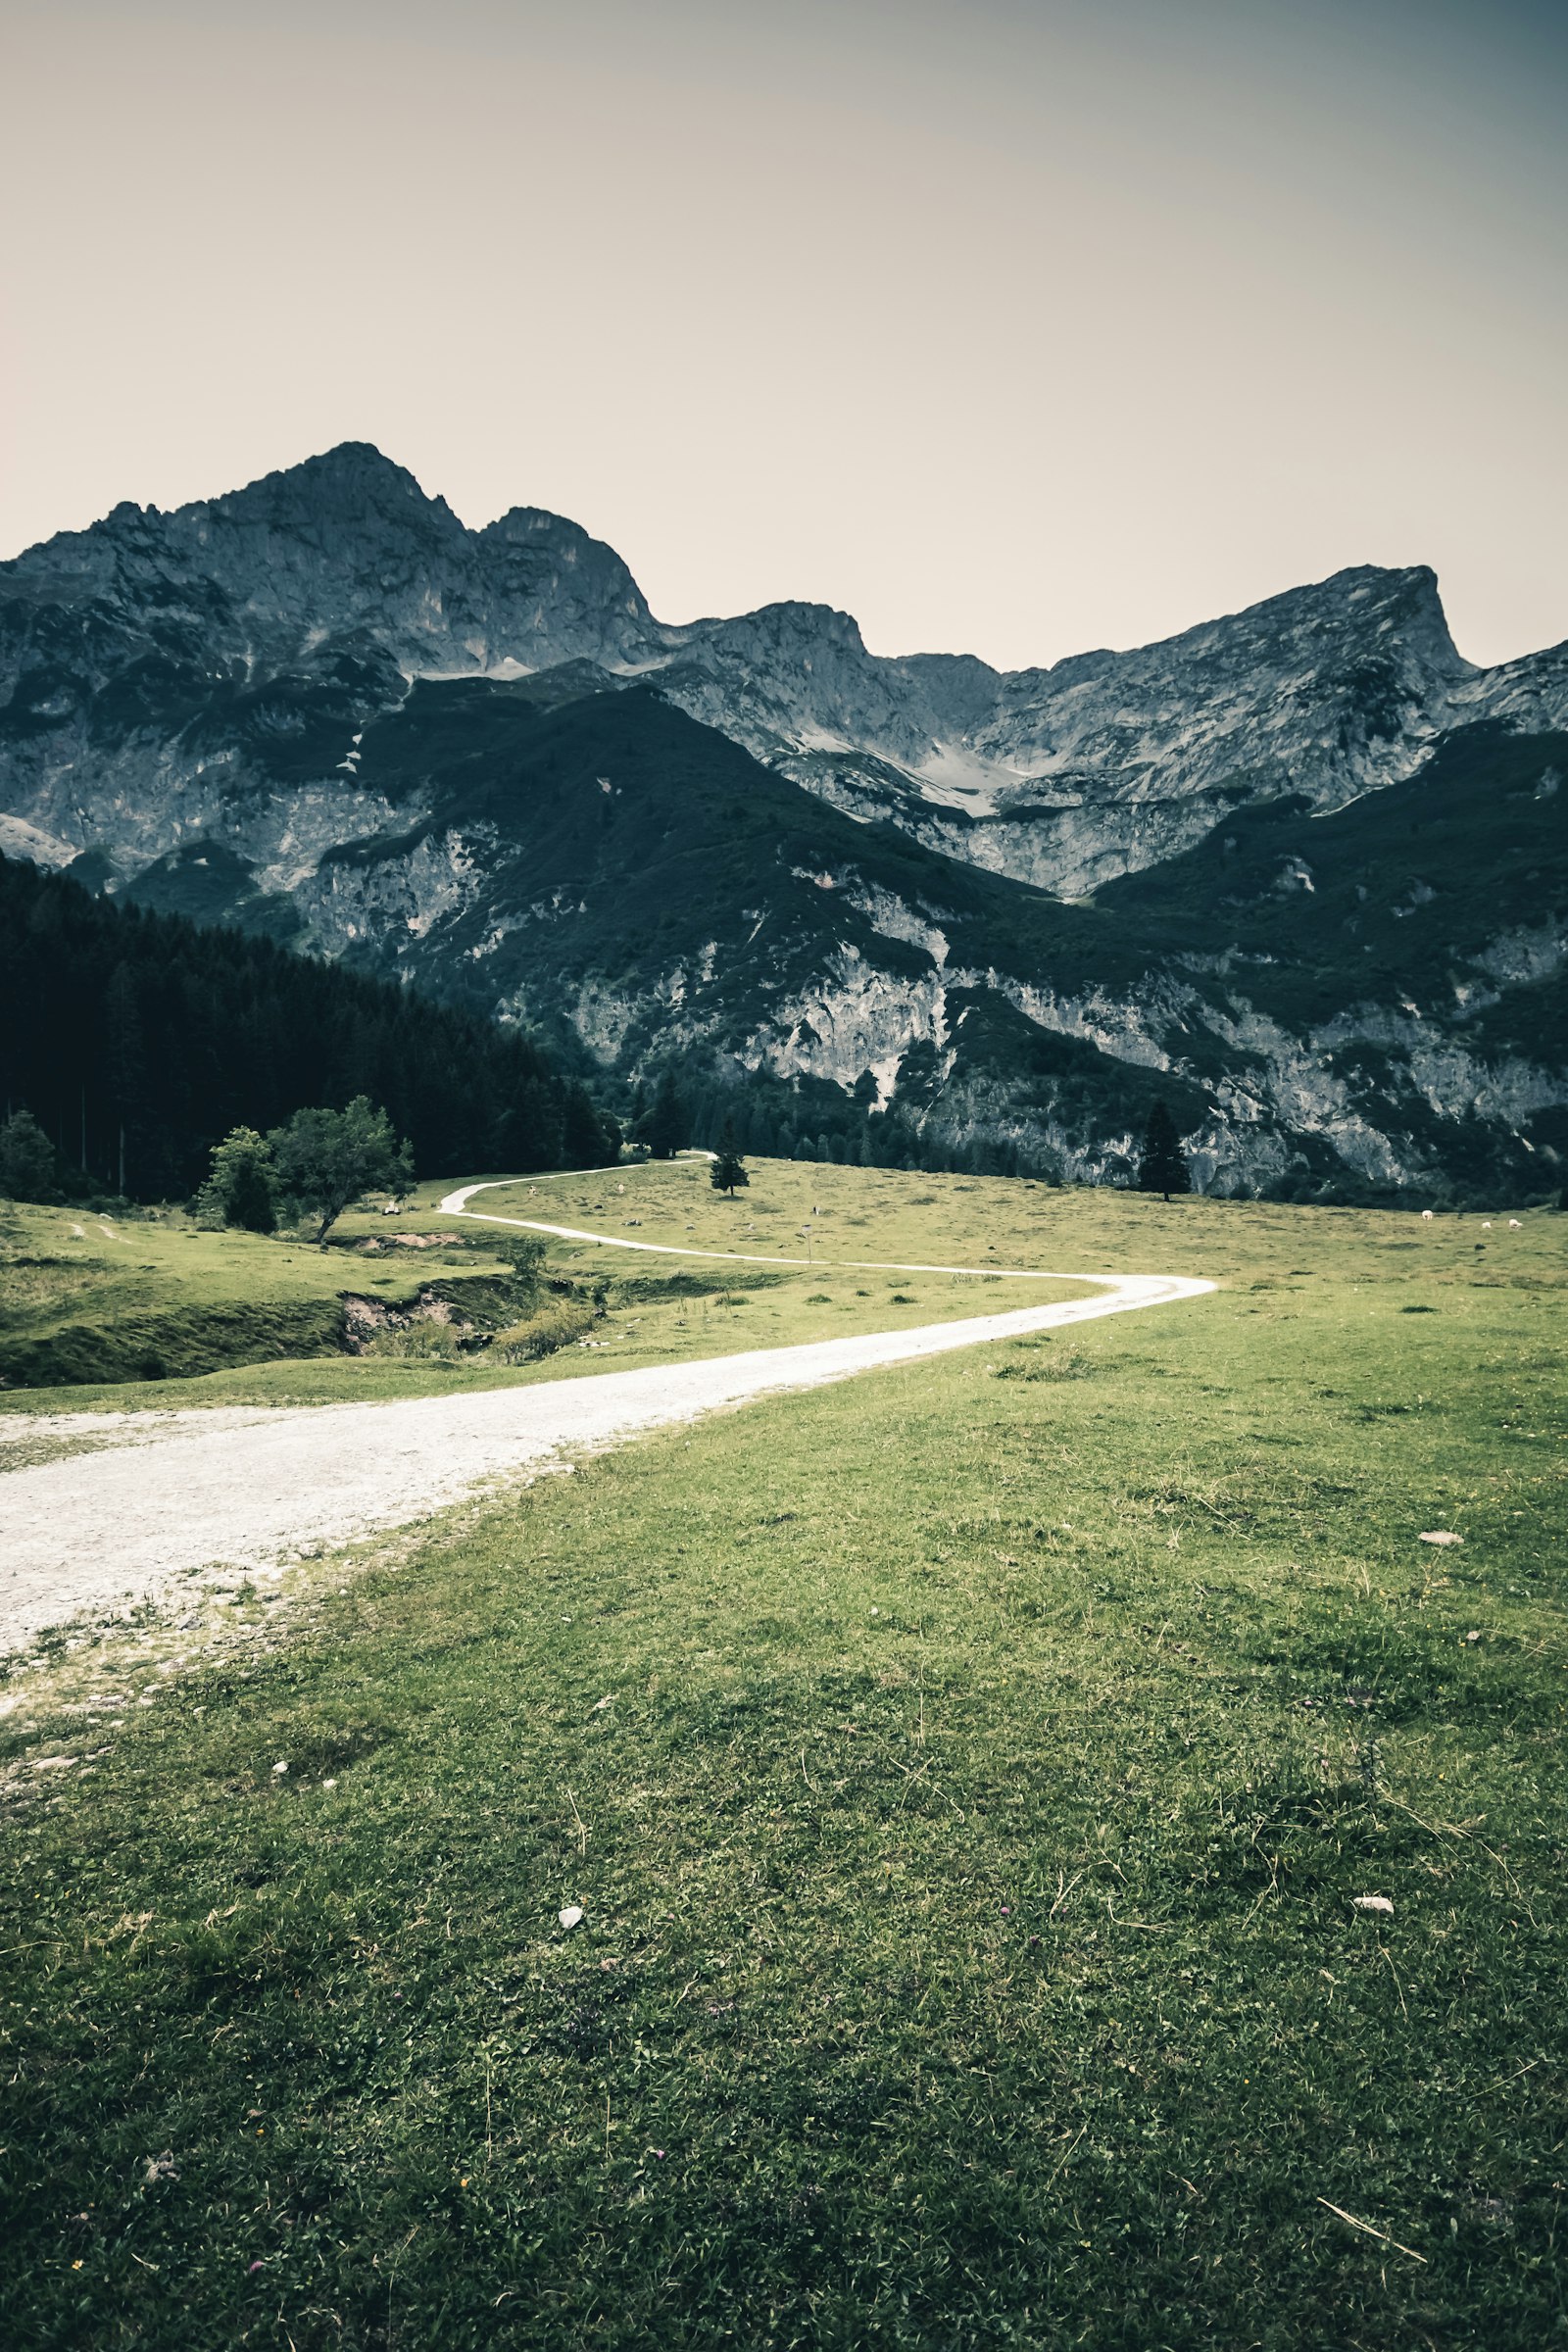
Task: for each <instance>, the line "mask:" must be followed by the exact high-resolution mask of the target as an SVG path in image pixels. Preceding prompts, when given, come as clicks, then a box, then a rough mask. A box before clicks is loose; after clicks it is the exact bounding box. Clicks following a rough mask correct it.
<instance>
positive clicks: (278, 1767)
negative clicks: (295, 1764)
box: [272, 1756, 288, 1781]
mask: <svg viewBox="0 0 1568 2352" xmlns="http://www.w3.org/2000/svg"><path fill="white" fill-rule="evenodd" d="M287 1770H288V1766H287V1765H286V1764H285V1763H284V1761H283V1759H282V1757H281V1756H279V1757H278V1760H277V1762H276V1763H275V1764H274V1765H273V1766H272V1778H273V1780H274V1781H275V1780H276V1778H277V1776H278V1774H279V1773H280V1772H287Z"/></svg>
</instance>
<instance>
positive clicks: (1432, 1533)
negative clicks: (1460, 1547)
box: [1419, 1527, 1464, 1544]
mask: <svg viewBox="0 0 1568 2352" xmlns="http://www.w3.org/2000/svg"><path fill="white" fill-rule="evenodd" d="M1419 1541H1420V1542H1421V1543H1423V1544H1462V1543H1463V1542H1464V1538H1463V1536H1456V1535H1455V1534H1454V1532H1453V1530H1452V1528H1451V1527H1429V1528H1428V1529H1427V1530H1426V1531H1425V1533H1424V1534H1423V1535H1422V1536H1421V1537H1420V1538H1419Z"/></svg>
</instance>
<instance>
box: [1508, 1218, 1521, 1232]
mask: <svg viewBox="0 0 1568 2352" xmlns="http://www.w3.org/2000/svg"><path fill="white" fill-rule="evenodd" d="M1508 1231H1509V1232H1510V1233H1518V1232H1519V1231H1520V1224H1519V1220H1518V1218H1517V1217H1510V1218H1509V1219H1508Z"/></svg>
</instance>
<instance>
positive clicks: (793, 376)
mask: <svg viewBox="0 0 1568 2352" xmlns="http://www.w3.org/2000/svg"><path fill="white" fill-rule="evenodd" d="M0 15H3V22H4V25H5V27H6V39H7V46H8V50H9V53H10V57H9V72H8V74H7V79H6V87H7V90H8V91H9V93H10V94H9V96H8V97H7V98H6V99H5V100H4V101H0V104H3V107H4V114H3V116H0V120H3V121H4V123H5V129H6V139H5V157H4V162H3V164H0V171H3V172H4V174H5V183H6V188H7V194H8V197H9V201H10V210H11V217H12V219H13V220H14V221H22V222H24V223H25V233H24V234H22V235H19V236H16V237H14V238H13V239H12V240H11V241H10V244H9V248H8V253H7V257H6V260H5V263H4V265H3V277H4V283H5V286H6V295H5V311H4V319H5V328H4V331H5V335H6V342H7V367H6V370H5V379H6V380H5V388H4V390H3V392H0V417H3V419H4V424H3V445H0V456H3V464H0V552H3V553H4V554H7V555H9V554H14V553H16V552H18V551H19V550H20V549H21V548H22V547H24V546H26V545H30V544H32V543H34V542H36V541H37V540H39V539H41V538H45V537H48V536H50V535H52V533H53V532H55V531H57V530H61V529H70V528H79V527H82V526H84V525H85V524H87V523H89V522H91V521H93V520H95V519H96V518H97V517H99V516H100V515H103V514H105V513H107V512H108V511H109V509H110V508H111V507H113V506H114V505H115V504H117V503H118V502H119V501H120V500H122V499H131V500H133V501H135V502H136V503H138V504H141V505H148V504H156V505H158V506H161V507H165V508H172V507H177V506H180V505H184V504H187V503H189V502H190V501H192V500H195V499H200V498H211V497H216V496H218V495H220V494H221V493H222V492H223V491H227V490H233V489H237V488H239V487H241V486H242V484H243V483H245V482H246V481H248V480H252V479H254V478H256V477H257V476H259V475H261V474H264V473H268V472H271V471H275V470H277V469H279V468H280V467H284V466H290V465H294V464H297V463H299V462H301V461H302V460H303V459H304V458H306V457H308V456H311V455H315V454H319V452H320V451H322V450H324V449H326V448H328V447H331V446H333V445H334V444H336V443H338V442H340V441H344V440H365V441H370V442H373V443H374V444H375V445H376V446H377V447H379V448H380V449H381V450H382V451H383V452H384V453H385V454H386V455H387V456H388V457H389V458H391V459H392V460H394V461H395V462H396V463H398V464H400V465H403V466H407V467H408V468H409V470H410V471H412V472H413V473H414V474H415V475H416V477H417V479H418V480H419V481H420V483H421V485H422V486H423V487H424V489H425V490H426V491H427V492H428V493H429V494H431V495H438V496H441V497H444V498H445V499H446V500H447V502H448V504H449V505H450V506H451V507H452V508H453V510H454V511H455V512H456V513H457V514H458V515H460V516H461V517H462V519H463V520H464V521H465V522H467V523H469V524H470V525H475V526H477V525H482V524H483V523H485V522H487V521H489V520H491V519H493V517H494V516H495V515H498V514H500V513H503V512H505V511H506V510H507V509H508V508H510V507H514V506H538V507H545V508H549V509H551V510H553V511H555V512H557V513H560V514H564V515H569V516H570V517H571V518H572V519H573V520H574V521H576V522H579V523H581V524H582V525H583V527H584V528H585V529H587V530H589V531H591V532H592V533H593V534H594V536H596V537H598V538H602V539H605V540H608V541H609V543H610V544H611V545H612V546H613V547H614V548H615V549H616V550H617V552H618V553H619V554H620V555H621V556H622V557H623V558H624V559H625V561H626V562H627V564H629V565H630V567H631V569H632V571H633V572H634V574H635V575H636V577H637V578H638V580H639V583H640V584H641V586H642V587H643V589H644V591H645V593H646V594H647V596H648V598H649V601H650V603H651V604H652V606H653V608H654V610H655V611H656V612H657V613H660V614H661V615H662V617H665V618H668V619H671V620H675V621H682V620H688V619H691V618H694V617H696V616H698V615H699V614H701V613H734V612H740V611H746V610H749V609H752V608H754V607H756V606H758V605H762V604H768V603H775V602H779V601H783V600H785V599H791V598H800V599H803V600H806V601H809V602H813V603H820V604H827V605H832V606H834V607H837V608H839V609H841V610H843V611H847V612H849V613H853V614H854V615H855V617H856V618H857V620H858V623H859V625H860V627H861V630H862V632H863V634H864V636H865V639H866V642H867V644H868V645H870V646H871V647H872V648H873V650H875V651H877V652H879V653H912V652H917V651H918V652H966V653H974V654H978V655H979V656H981V657H982V658H983V659H984V660H986V661H988V662H992V663H994V664H995V665H996V666H997V667H999V668H1017V667H1022V666H1027V665H1030V664H1034V663H1045V662H1055V661H1058V660H1060V659H1061V658H1062V657H1063V656H1065V655H1068V654H1072V653H1077V652H1081V651H1084V650H1087V649H1089V648H1091V647H1096V646H1132V645H1139V644H1147V643H1151V642H1154V641H1157V640H1158V639H1160V638H1164V637H1168V636H1171V635H1174V634H1177V633H1179V632H1180V631H1181V630H1183V629H1185V628H1189V627H1192V626H1194V625H1196V624H1198V623H1201V622H1202V621H1204V620H1208V619H1211V618H1214V617H1217V616H1218V615H1220V614H1222V613H1230V612H1235V611H1238V610H1241V609H1243V608H1245V607H1247V606H1249V605H1252V604H1255V603H1257V602H1259V601H1260V600H1262V599H1263V598H1265V597H1268V596H1271V595H1275V594H1278V593H1281V592H1282V591H1284V590H1286V589H1289V588H1293V587H1297V586H1300V585H1302V584H1305V583H1306V582H1309V581H1313V580H1318V579H1323V578H1326V577H1328V576H1330V575H1331V574H1332V573H1334V572H1336V571H1340V570H1344V569H1346V568H1348V567H1350V566H1353V565H1356V564H1386V565H1395V566H1403V565H1408V564H1430V565H1431V566H1432V567H1433V568H1434V569H1435V570H1436V571H1437V573H1438V577H1439V582H1440V588H1441V592H1442V594H1443V598H1444V603H1445V608H1446V613H1447V616H1448V621H1449V626H1450V628H1451V630H1452V633H1453V636H1454V639H1455V642H1456V643H1457V645H1458V647H1459V650H1460V651H1461V653H1462V654H1464V655H1465V656H1466V657H1467V658H1468V659H1469V660H1471V661H1473V662H1479V663H1482V664H1484V665H1491V664H1493V663H1495V662H1499V661H1504V660H1507V659H1510V658H1512V657H1514V656H1517V655H1519V654H1523V653H1527V652H1531V651H1534V650H1537V649H1538V648H1540V647H1542V646H1544V645H1551V644H1555V643H1558V642H1560V641H1561V640H1563V639H1564V638H1568V580H1565V579H1564V577H1563V572H1562V566H1561V562H1560V557H1559V555H1558V553H1557V549H1558V546H1559V543H1560V537H1561V532H1562V527H1563V524H1564V523H1565V522H1568V455H1565V447H1564V444H1565V441H1568V436H1565V435H1564V433H1563V431H1562V422H1561V407H1562V396H1561V391H1560V386H1561V384H1562V381H1563V378H1564V366H1563V363H1564V360H1565V359H1568V326H1565V321H1568V304H1565V302H1564V295H1565V294H1568V284H1565V279H1568V241H1565V239H1564V236H1563V229H1564V225H1565V221H1568V155H1565V152H1564V142H1563V141H1562V140H1561V137H1560V127H1559V126H1560V123H1561V120H1562V107H1563V100H1564V96H1565V95H1568V70H1565V61H1568V16H1565V14H1564V13H1563V12H1560V11H1557V10H1553V9H1548V8H1544V7H1539V6H1532V5H1527V4H1514V5H1506V4H1505V5H1502V6H1498V7H1493V8H1490V9H1487V10H1485V11H1483V10H1482V9H1480V8H1479V7H1477V6H1473V5H1461V4H1460V0H1426V5H1417V0H1384V5H1382V6H1380V7H1378V8H1375V9H1372V10H1367V9H1364V8H1361V9H1357V8H1355V7H1352V6H1350V5H1348V0H1347V4H1344V5H1342V0H1305V4H1304V5H1297V6H1294V7H1288V6H1285V5H1283V4H1282V0H1252V4H1250V5H1248V4H1246V0H1182V4H1181V5H1160V0H1098V5H1095V6H1092V7H1091V6H1087V5H1077V4H1075V0H1032V4H1031V0H983V4H982V5H978V6H975V7H972V8H969V9H966V10H964V11H962V12H961V13H960V12H959V11H958V10H956V8H954V7H953V6H951V5H949V4H947V0H942V4H940V5H939V4H936V0H932V4H930V5H922V4H920V0H906V4H904V5H898V6H895V5H891V4H883V0H849V4H848V5H846V6H843V7H841V8H838V9H833V8H829V7H828V6H826V5H825V4H824V0H802V5H800V6H798V7H797V8H796V9H794V10H793V11H792V12H791V14H790V15H789V17H788V18H787V19H786V18H784V17H782V16H780V15H778V14H777V13H775V12H773V11H771V10H768V9H766V8H764V7H761V6H760V5H757V4H755V0H730V4H729V5H720V0H671V5H669V6H667V7H665V8H663V9H662V10H658V11H655V10H649V9H646V8H644V9H641V10H639V9H635V8H633V7H631V6H630V5H629V0H586V4H585V5H583V6H580V7H578V8H574V9H573V10H571V11H570V12H569V13H568V12H564V11H561V10H558V9H555V8H551V7H544V6H538V5H533V4H530V0H455V4H454V5H453V6H452V7H451V8H450V9H449V11H448V12H447V13H446V14H445V15H444V16H443V18H442V19H441V20H440V22H439V23H436V24H433V25H429V24H426V23H425V22H424V21H423V20H421V18H420V16H419V15H418V12H417V11H415V10H414V9H413V7H412V6H411V5H409V0H386V4H385V5H383V6H380V7H377V8H375V9H371V8H370V7H369V6H368V4H365V0H327V4H326V5H324V6H321V7H319V8H315V9H310V10H307V9H306V8H304V7H303V6H301V5H296V4H295V0H276V5H273V6H271V7H270V9H269V10H268V11H267V12H266V14H265V17H264V16H262V15H259V13H258V12H257V11H255V10H254V9H251V8H246V7H242V6H240V5H238V0H213V4H211V5H206V6H201V5H197V0H163V4H161V5H157V6H147V7H134V8H132V9H130V10H125V9H123V8H120V9H110V8H107V7H104V6H101V5H97V4H96V0H55V5H53V6H51V7H49V8H48V9H42V8H39V7H36V6H34V5H31V4H30V0H12V4H11V5H8V6H6V7H5V8H4V10H3V12H0Z"/></svg>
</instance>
